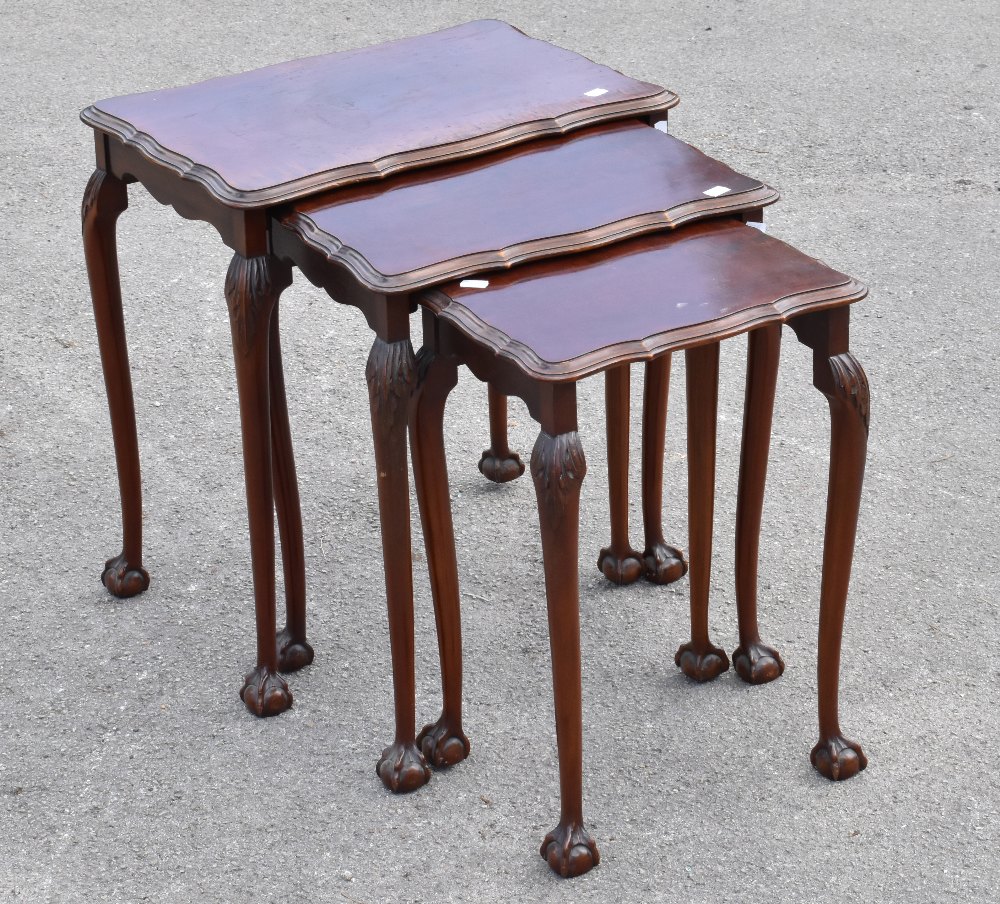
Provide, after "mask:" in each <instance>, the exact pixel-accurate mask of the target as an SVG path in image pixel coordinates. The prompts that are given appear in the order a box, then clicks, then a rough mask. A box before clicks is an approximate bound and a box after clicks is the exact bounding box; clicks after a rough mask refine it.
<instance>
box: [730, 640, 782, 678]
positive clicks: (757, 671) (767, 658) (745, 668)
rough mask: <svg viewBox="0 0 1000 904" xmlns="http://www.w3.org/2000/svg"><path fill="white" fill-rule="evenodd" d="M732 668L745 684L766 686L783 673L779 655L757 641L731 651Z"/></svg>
mask: <svg viewBox="0 0 1000 904" xmlns="http://www.w3.org/2000/svg"><path fill="white" fill-rule="evenodd" d="M733 668H734V669H735V670H736V674H737V675H739V676H740V678H742V679H743V680H744V681H745V682H746V683H747V684H767V682H768V681H774V679H775V678H780V677H781V673H782V672H784V671H785V663H784V662H783V661H782V659H781V654H780V653H778V651H777V650H775V649H774V648H773V647H769V646H767V645H766V644H763V643H761V642H760V641H757V642H756V643H752V644H748V645H747V646H745V647H738V648H737V649H736V650H734V651H733Z"/></svg>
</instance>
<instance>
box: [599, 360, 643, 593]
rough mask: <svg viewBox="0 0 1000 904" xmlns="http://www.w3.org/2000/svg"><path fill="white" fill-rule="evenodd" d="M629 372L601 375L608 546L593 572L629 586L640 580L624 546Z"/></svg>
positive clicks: (628, 548)
mask: <svg viewBox="0 0 1000 904" xmlns="http://www.w3.org/2000/svg"><path fill="white" fill-rule="evenodd" d="M629 370H630V369H629V366H628V365H627V364H623V365H622V366H620V367H613V368H611V370H608V371H605V373H604V407H605V415H606V418H607V433H608V501H609V503H610V509H611V545H610V546H608V547H605V548H604V549H602V550H601V554H600V555H599V556H598V558H597V568H598V570H599V571H600V572H601V573H602V574H603V575H604V576H605V577H606V578H607V579H608V580H609V581H611V583H612V584H631V583H633V582H635V581H637V580H639V578H640V577H641V576H642V562H641V561H640V559H639V553H637V552H636V551H635V550H634V549H632V547H631V546H630V545H629V542H628V444H629V401H630V400H629V393H630V390H631V387H630V380H629Z"/></svg>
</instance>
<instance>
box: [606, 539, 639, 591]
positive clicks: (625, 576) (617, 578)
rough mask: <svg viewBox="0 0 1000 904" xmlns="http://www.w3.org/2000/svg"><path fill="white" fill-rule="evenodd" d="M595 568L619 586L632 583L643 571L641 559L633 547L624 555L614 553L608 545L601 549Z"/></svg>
mask: <svg viewBox="0 0 1000 904" xmlns="http://www.w3.org/2000/svg"><path fill="white" fill-rule="evenodd" d="M597 569H598V571H600V572H601V574H603V575H604V576H605V577H606V578H607V579H608V580H609V581H611V583H612V584H618V585H619V586H622V585H625V584H634V583H635V582H636V581H638V580H639V578H641V577H642V571H643V567H642V560H641V559H640V558H639V553H637V552H636V551H635V550H634V549H630V550H628V551H627V552H626V553H625V555H616V554H615V552H614V550H613V549H612V548H611V547H610V546H609V547H607V548H606V549H602V550H601V554H600V556H598V558H597Z"/></svg>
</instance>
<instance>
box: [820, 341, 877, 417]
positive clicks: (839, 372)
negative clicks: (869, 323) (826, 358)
mask: <svg viewBox="0 0 1000 904" xmlns="http://www.w3.org/2000/svg"><path fill="white" fill-rule="evenodd" d="M830 370H831V371H833V379H834V382H835V383H836V385H837V390H838V391H837V395H838V396H839V397H840V398H843V399H845V400H846V401H849V402H850V403H851V404H852V405H853V406H854V407H855V408H856V409H857V412H858V414H859V415H860V417H861V422H862V423H863V424H864V425H865V434H867V433H868V420H869V406H870V402H871V398H870V393H869V390H868V375H867V374H866V373H865V369H864V368H863V367H862V366H861V362H860V361H858V359H857V358H855V357H854V355H852V354H851V353H850V352H844V353H843V354H840V355H834V356H833V357H832V358H830Z"/></svg>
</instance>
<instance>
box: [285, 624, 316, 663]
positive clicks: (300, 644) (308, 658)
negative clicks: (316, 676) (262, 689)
mask: <svg viewBox="0 0 1000 904" xmlns="http://www.w3.org/2000/svg"><path fill="white" fill-rule="evenodd" d="M277 641H278V669H279V670H280V671H282V672H297V671H298V670H299V669H304V668H305V667H306V666H307V665H309V664H310V663H311V662H312V661H313V657H314V656H315V653H313V648H312V647H311V646H310V645H309V644H308V643H307V642H306V641H304V640H302V641H295V640H292V635H291V634H289V633H288V628H284V629H282V630H281V631H279V632H278V636H277Z"/></svg>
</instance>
